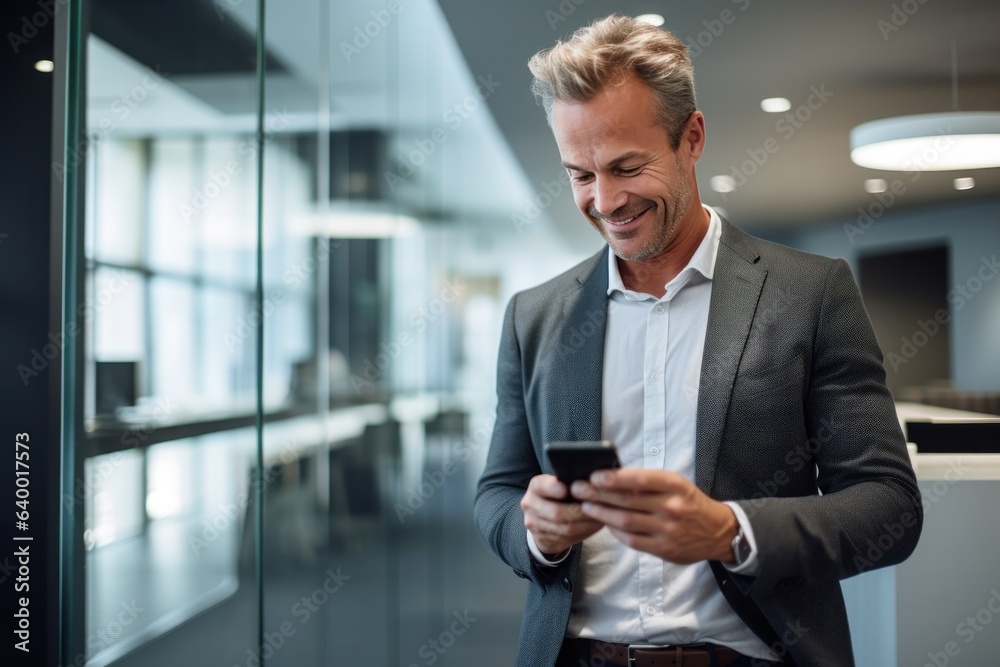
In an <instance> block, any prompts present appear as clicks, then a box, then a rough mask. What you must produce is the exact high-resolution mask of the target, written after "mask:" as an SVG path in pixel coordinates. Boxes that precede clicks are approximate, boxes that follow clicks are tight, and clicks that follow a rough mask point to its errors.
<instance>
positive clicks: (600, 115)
mask: <svg viewBox="0 0 1000 667" xmlns="http://www.w3.org/2000/svg"><path fill="white" fill-rule="evenodd" d="M552 131H553V133H554V134H555V138H556V143H557V144H558V145H559V154H560V156H561V157H562V162H563V166H565V167H566V169H567V170H568V171H569V175H570V181H571V183H572V186H573V199H574V200H575V202H576V205H577V208H579V209H580V211H581V212H582V213H583V214H584V216H585V217H586V218H587V220H589V221H590V224H592V225H593V226H594V228H595V229H597V231H598V232H600V234H601V236H603V237H604V238H605V240H607V242H608V244H609V245H610V246H611V249H612V250H613V251H614V253H615V254H616V255H617V256H618V257H621V258H622V259H626V260H642V259H650V258H652V257H657V256H659V255H661V254H662V253H663V252H664V251H666V250H667V248H668V247H669V246H670V243H671V241H672V240H674V239H675V237H676V234H677V230H678V228H679V227H680V226H681V223H682V222H683V221H684V220H685V219H686V218H688V217H691V214H692V206H691V204H692V202H693V201H695V200H696V198H697V185H696V183H695V180H694V163H695V162H696V161H697V159H698V157H699V156H700V155H701V149H702V148H703V146H704V120H703V118H702V116H701V112H698V111H696V112H695V113H694V114H692V117H691V118H690V119H689V120H688V125H687V127H686V129H685V131H684V135H683V137H682V139H681V146H680V148H679V149H678V150H676V151H675V150H674V149H673V148H672V146H671V145H670V137H669V136H668V135H667V129H666V128H665V127H664V126H663V125H662V124H661V123H660V122H659V119H658V117H657V108H656V100H655V98H654V95H653V92H652V90H651V89H650V88H649V87H648V86H647V85H646V84H644V83H642V82H641V81H640V80H639V79H637V78H635V77H629V78H628V79H627V80H626V82H625V83H623V84H621V85H616V86H608V87H607V88H605V89H604V90H602V91H601V92H600V93H598V94H597V95H596V96H595V97H594V98H593V99H591V100H589V101H587V102H566V101H562V100H556V102H555V104H554V105H553V107H552ZM692 135H693V136H692Z"/></svg>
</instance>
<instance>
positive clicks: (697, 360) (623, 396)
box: [527, 206, 778, 660]
mask: <svg viewBox="0 0 1000 667" xmlns="http://www.w3.org/2000/svg"><path fill="white" fill-rule="evenodd" d="M705 209H706V210H707V211H708V212H709V214H710V216H711V222H710V224H709V228H708V233H707V234H705V237H704V239H702V242H701V244H700V245H699V246H698V249H697V250H696V251H695V253H694V255H693V256H692V257H691V261H690V262H688V264H687V266H685V267H684V269H683V270H681V272H680V273H679V274H678V275H677V276H676V277H675V278H674V279H673V280H671V281H670V282H669V283H667V284H666V293H665V294H664V295H663V296H662V297H661V298H659V299H657V298H656V297H654V296H652V295H649V294H643V293H640V292H633V291H632V290H629V289H626V288H625V286H624V284H623V283H622V279H621V275H620V274H619V272H618V263H617V261H616V257H615V255H614V253H613V252H609V253H608V258H609V259H608V295H609V296H610V302H609V304H608V319H607V333H606V336H605V343H604V377H603V382H604V391H603V398H602V414H601V416H602V420H601V422H602V428H601V436H602V438H604V439H605V440H610V441H612V442H614V443H615V445H616V447H617V448H618V456H619V458H620V459H621V464H622V466H623V467H633V468H653V469H661V470H673V471H675V472H678V473H680V474H682V475H684V476H685V477H687V478H688V479H690V480H692V481H693V480H694V471H695V424H696V419H697V411H698V387H699V381H700V376H701V362H702V353H703V349H704V345H705V333H706V331H707V327H708V309H709V304H710V302H711V294H712V276H713V274H714V271H715V259H716V256H717V254H718V249H719V238H720V237H721V235H722V221H721V219H720V218H719V216H718V214H717V213H716V212H715V211H714V210H712V209H711V208H710V207H708V206H706V207H705ZM727 504H728V505H729V506H730V507H732V508H733V511H734V513H735V514H736V518H737V520H738V521H739V523H740V526H741V527H742V528H743V532H744V534H745V535H746V538H747V540H748V541H749V543H750V546H751V555H750V558H749V559H748V560H747V562H745V563H744V564H743V565H741V566H740V567H736V566H733V567H730V568H729V569H730V570H732V571H734V572H740V573H744V574H750V575H753V574H755V573H756V572H757V569H758V563H757V549H756V542H755V540H754V536H753V532H752V530H751V528H750V522H749V520H748V519H747V517H746V514H745V513H744V512H743V510H742V509H741V508H740V507H739V506H738V505H736V504H735V503H727ZM527 539H528V546H529V548H530V550H531V553H532V555H533V556H534V558H535V559H536V561H538V562H539V563H540V564H543V565H556V564H558V563H559V562H560V561H561V560H562V559H563V558H565V557H566V556H565V555H564V556H563V557H562V558H560V559H559V560H556V561H550V560H548V559H546V558H545V556H543V555H542V553H541V552H540V551H539V549H538V547H537V546H536V545H535V543H534V540H533V539H532V537H531V533H528V537H527ZM727 567H728V566H727ZM566 636H568V637H587V638H592V639H600V640H604V641H613V642H621V643H650V644H689V643H695V642H712V643H715V644H721V645H724V646H729V647H731V648H733V649H735V650H737V651H739V652H740V653H743V654H744V655H749V656H752V657H757V658H764V659H767V660H777V659H778V657H777V656H776V655H775V654H774V653H773V652H772V651H771V650H770V649H769V648H768V646H767V645H766V644H765V643H764V642H763V641H761V639H760V638H759V637H757V635H755V634H754V633H753V631H751V630H750V628H748V627H747V625H746V624H745V623H744V622H743V621H742V620H741V619H740V618H739V616H737V615H736V613H735V612H734V611H733V610H732V608H731V607H730V606H729V603H728V602H727V601H726V599H725V598H724V597H723V595H722V591H721V590H719V586H718V583H717V582H716V580H715V576H714V575H713V574H712V570H711V568H710V567H709V564H708V562H706V561H702V562H699V563H694V564H691V565H677V564H675V563H670V562H667V561H664V560H662V559H660V558H658V557H657V556H653V555H651V554H647V553H644V552H641V551H637V550H635V549H632V548H630V547H627V546H625V545H624V544H622V543H621V542H619V541H618V540H617V539H615V538H614V536H613V535H612V534H611V533H610V532H609V531H608V529H607V528H602V529H601V530H599V531H598V532H597V533H595V534H594V535H592V536H591V537H589V538H587V539H586V540H584V542H583V554H582V557H581V559H580V574H579V577H578V580H577V582H576V586H575V587H574V593H573V608H572V612H571V614H570V618H569V625H568V627H567V628H566Z"/></svg>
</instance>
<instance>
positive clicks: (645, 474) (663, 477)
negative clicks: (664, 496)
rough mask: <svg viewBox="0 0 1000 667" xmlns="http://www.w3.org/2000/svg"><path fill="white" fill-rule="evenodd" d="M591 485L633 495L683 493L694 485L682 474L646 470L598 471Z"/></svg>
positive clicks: (591, 477)
mask: <svg viewBox="0 0 1000 667" xmlns="http://www.w3.org/2000/svg"><path fill="white" fill-rule="evenodd" d="M590 483H591V484H592V485H593V486H594V487H596V488H598V489H602V490H607V491H631V492H633V493H682V492H684V491H687V490H688V489H689V488H690V487H691V485H692V483H691V480H689V479H688V478H687V477H684V475H681V474H680V473H676V472H673V471H671V470H650V469H646V468H620V469H618V470H598V471H596V472H594V474H592V475H591V476H590Z"/></svg>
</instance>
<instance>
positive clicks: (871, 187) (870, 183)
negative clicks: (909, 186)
mask: <svg viewBox="0 0 1000 667" xmlns="http://www.w3.org/2000/svg"><path fill="white" fill-rule="evenodd" d="M888 189H889V184H888V183H886V182H885V179H884V178H869V179H868V180H867V181H865V192H869V193H871V194H873V195H874V194H877V193H879V192H885V191H886V190H888Z"/></svg>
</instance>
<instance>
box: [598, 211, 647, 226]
mask: <svg viewBox="0 0 1000 667" xmlns="http://www.w3.org/2000/svg"><path fill="white" fill-rule="evenodd" d="M648 210H649V209H648V208H647V209H643V210H642V211H639V212H638V213H636V214H635V215H633V216H631V217H628V218H622V219H621V220H611V219H609V218H604V222H606V223H608V224H609V225H612V226H613V227H624V226H626V225H628V224H631V223H632V222H634V221H635V220H637V219H639V218H641V217H642V216H643V214H645V213H646V211H648Z"/></svg>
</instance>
